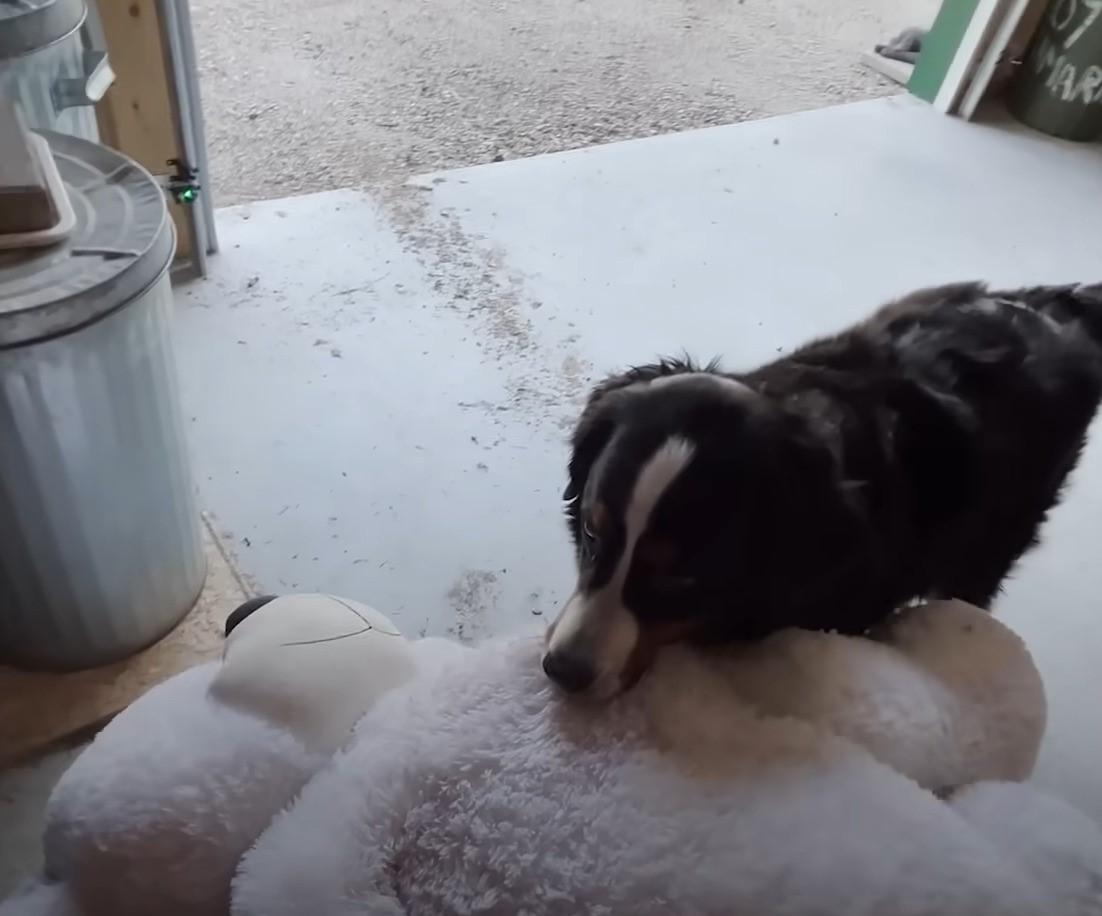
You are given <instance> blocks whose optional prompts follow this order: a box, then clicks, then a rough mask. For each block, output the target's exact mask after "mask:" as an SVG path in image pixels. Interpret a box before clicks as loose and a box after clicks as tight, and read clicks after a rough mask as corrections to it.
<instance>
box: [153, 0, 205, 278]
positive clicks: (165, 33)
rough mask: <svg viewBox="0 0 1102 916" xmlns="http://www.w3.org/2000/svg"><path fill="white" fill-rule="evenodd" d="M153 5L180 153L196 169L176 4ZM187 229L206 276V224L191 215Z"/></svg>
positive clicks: (199, 270) (200, 273) (167, 0)
mask: <svg viewBox="0 0 1102 916" xmlns="http://www.w3.org/2000/svg"><path fill="white" fill-rule="evenodd" d="M156 2H157V11H158V19H159V20H160V25H161V39H162V41H163V44H164V49H165V53H166V55H167V56H168V62H169V64H170V66H169V67H168V73H167V75H168V80H169V84H170V86H169V88H170V90H171V91H170V92H169V95H170V97H171V101H172V104H173V114H174V116H175V122H176V125H177V131H178V133H179V138H178V139H179V142H180V146H181V153H182V154H183V158H184V159H185V160H186V161H187V162H189V163H193V164H196V165H198V162H197V158H196V157H197V151H196V148H195V132H194V129H193V126H194V125H193V123H192V119H191V117H190V116H189V114H188V112H189V111H190V110H191V108H192V99H191V96H190V93H189V88H190V87H189V83H188V78H187V74H186V72H185V71H186V69H187V68H186V67H185V66H184V60H183V51H182V49H181V47H180V22H179V18H178V17H177V15H176V12H177V11H176V4H175V2H174V0H156ZM200 174H202V173H200ZM199 196H200V197H202V196H203V194H202V193H200V195H199ZM188 226H189V228H190V230H191V248H192V252H191V259H192V262H193V264H194V266H195V273H196V274H197V275H198V276H200V277H202V276H205V275H206V272H207V250H208V249H207V224H206V221H205V220H203V219H198V218H196V214H194V213H193V214H192V216H191V218H190V219H189V220H188Z"/></svg>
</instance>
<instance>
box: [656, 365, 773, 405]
mask: <svg viewBox="0 0 1102 916" xmlns="http://www.w3.org/2000/svg"><path fill="white" fill-rule="evenodd" d="M643 384H644V385H646V386H647V387H649V388H651V389H652V390H653V389H655V388H672V387H674V386H676V385H686V384H692V385H712V386H713V387H715V388H716V389H717V390H721V391H723V392H725V393H726V394H729V395H731V396H732V397H736V398H739V399H742V398H746V397H750V396H753V394H754V389H753V388H751V387H750V386H749V385H744V384H743V383H742V382H740V381H738V379H733V378H731V377H730V376H728V375H719V374H717V373H715V372H679V373H677V374H676V375H662V376H659V377H658V378H656V379H654V380H653V381H651V382H644V383H643Z"/></svg>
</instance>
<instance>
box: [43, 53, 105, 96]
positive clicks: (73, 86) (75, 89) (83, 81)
mask: <svg viewBox="0 0 1102 916" xmlns="http://www.w3.org/2000/svg"><path fill="white" fill-rule="evenodd" d="M83 64H84V75H83V76H81V77H79V78H77V79H63V80H58V81H57V82H56V83H54V90H53V97H54V108H55V109H56V110H57V111H63V110H65V109H66V108H80V107H82V106H84V105H95V104H96V102H98V101H99V100H100V99H102V98H103V96H104V93H106V92H107V90H108V89H109V88H110V86H111V84H112V83H113V82H115V71H114V70H112V69H111V64H110V62H109V61H108V60H107V52H106V51H85V52H84V58H83Z"/></svg>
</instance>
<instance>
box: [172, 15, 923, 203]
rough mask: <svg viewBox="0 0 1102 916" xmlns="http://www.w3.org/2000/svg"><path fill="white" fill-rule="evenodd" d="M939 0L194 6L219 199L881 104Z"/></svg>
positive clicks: (381, 182)
mask: <svg viewBox="0 0 1102 916" xmlns="http://www.w3.org/2000/svg"><path fill="white" fill-rule="evenodd" d="M939 6H940V3H939V0H737V2H736V0H646V2H645V3H639V2H637V0H432V2H418V0H406V2H396V0H326V2H325V3H321V4H315V5H314V6H311V7H310V11H309V15H308V16H305V17H304V16H303V8H302V7H301V5H300V4H297V3H295V2H293V0H235V2H233V3H227V2H225V0H192V7H193V11H194V19H195V33H196V42H197V45H198V50H199V57H200V75H201V79H202V90H203V102H204V107H205V110H206V119H207V125H208V133H209V140H210V149H211V169H212V172H213V176H212V177H213V181H212V183H207V182H204V186H205V187H208V188H209V187H211V186H213V188H214V194H215V196H216V203H217V204H218V205H219V206H221V205H225V204H234V203H242V202H244V201H250V200H258V199H267V198H273V197H285V196H287V195H289V194H301V193H303V192H306V191H322V190H331V189H334V188H342V187H358V186H363V185H368V186H371V187H380V186H389V185H391V184H393V183H394V182H396V181H397V182H401V181H404V180H405V179H406V178H407V177H409V176H410V175H411V174H416V173H417V172H422V171H425V170H426V169H438V168H450V167H454V166H466V165H472V164H475V163H480V162H490V161H491V160H493V159H494V158H495V157H501V158H505V159H511V158H514V157H518V156H530V155H533V154H536V153H543V152H549V151H553V150H563V149H572V148H575V147H582V146H588V145H591V144H596V143H607V142H609V141H612V140H623V139H629V138H632V137H643V136H650V135H654V134H661V133H667V132H670V131H676V130H686V129H689V128H694V127H702V126H704V125H709V124H728V123H732V122H735V121H740V120H744V119H747V118H756V117H764V116H768V115H776V114H783V113H786V112H791V111H799V110H803V109H807V108H816V107H819V106H822V105H831V104H837V103H839V102H843V101H848V100H853V99H862V98H870V97H872V96H875V95H884V94H887V93H893V92H897V91H898V87H896V86H894V85H893V84H891V83H889V82H887V81H886V80H884V79H882V78H880V77H878V76H876V75H874V74H872V73H870V72H869V71H867V70H865V69H864V68H862V67H860V66H859V65H858V60H859V57H860V55H861V53H862V52H865V51H869V50H871V49H872V46H873V44H875V43H876V42H880V41H884V40H886V39H887V38H888V37H890V36H891V35H894V34H895V33H896V32H898V31H899V30H900V29H901V28H903V27H904V26H916V25H918V26H928V25H930V23H931V22H933V18H934V15H935V14H936V12H937V9H938V7H939Z"/></svg>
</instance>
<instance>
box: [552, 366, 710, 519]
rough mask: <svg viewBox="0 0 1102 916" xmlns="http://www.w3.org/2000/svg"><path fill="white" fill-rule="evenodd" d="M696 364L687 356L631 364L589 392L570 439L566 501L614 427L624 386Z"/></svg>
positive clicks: (580, 485) (577, 492)
mask: <svg viewBox="0 0 1102 916" xmlns="http://www.w3.org/2000/svg"><path fill="white" fill-rule="evenodd" d="M695 371H697V368H696V366H695V365H694V364H693V363H692V361H691V360H689V359H688V358H687V357H686V358H683V359H663V360H659V361H658V362H656V363H649V364H647V365H644V366H633V367H631V368H630V369H627V370H625V371H624V372H620V373H616V374H615V375H610V376H608V378H606V379H604V380H603V381H602V382H600V383H599V384H598V385H597V386H596V387H595V388H594V389H593V391H591V392H590V394H589V398H588V399H587V400H586V404H585V407H584V408H583V409H582V414H581V416H580V417H579V418H578V423H577V425H576V426H575V427H574V435H573V437H572V439H571V457H570V467H569V478H570V479H569V482H568V483H567V485H566V489H565V490H564V491H563V494H562V498H563V500H564V501H565V502H572V501H573V500H575V499H577V498H578V497H579V496H580V495H581V493H582V488H583V487H584V486H585V481H586V479H587V478H588V477H589V472H590V470H591V469H592V467H593V463H594V462H595V461H596V460H597V457H598V456H599V455H600V454H601V452H602V451H603V450H604V447H605V446H606V445H608V441H609V439H611V438H612V434H613V433H614V432H615V431H616V422H617V418H616V414H617V405H618V403H619V400H620V398H621V396H622V395H624V394H625V393H626V391H627V389H629V388H631V387H633V386H635V385H644V384H646V383H648V382H653V381H654V380H655V379H657V378H661V377H662V376H666V375H678V374H680V373H684V372H695Z"/></svg>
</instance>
